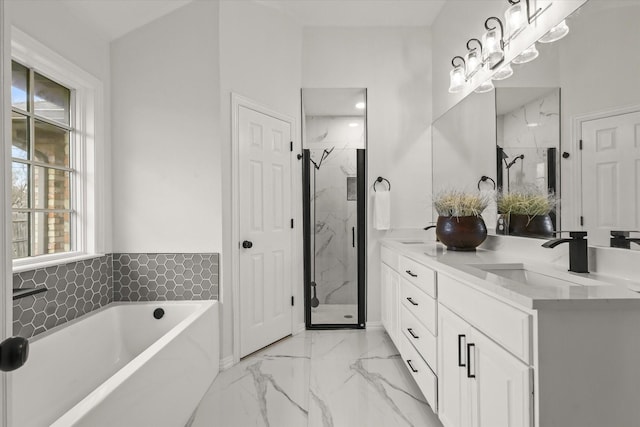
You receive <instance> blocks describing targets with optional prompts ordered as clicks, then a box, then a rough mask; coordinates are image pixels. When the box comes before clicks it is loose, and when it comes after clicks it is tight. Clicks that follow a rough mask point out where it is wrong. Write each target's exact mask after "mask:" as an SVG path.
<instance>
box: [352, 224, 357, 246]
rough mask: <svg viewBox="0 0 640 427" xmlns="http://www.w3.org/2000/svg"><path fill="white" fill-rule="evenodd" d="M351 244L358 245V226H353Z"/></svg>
mask: <svg viewBox="0 0 640 427" xmlns="http://www.w3.org/2000/svg"><path fill="white" fill-rule="evenodd" d="M351 246H352V247H354V248H355V247H356V228H355V227H351Z"/></svg>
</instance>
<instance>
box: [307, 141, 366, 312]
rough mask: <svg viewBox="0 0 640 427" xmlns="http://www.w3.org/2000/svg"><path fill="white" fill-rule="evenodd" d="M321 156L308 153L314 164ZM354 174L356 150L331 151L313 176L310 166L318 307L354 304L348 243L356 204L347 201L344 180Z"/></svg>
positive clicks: (353, 262)
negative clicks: (321, 305) (320, 305)
mask: <svg viewBox="0 0 640 427" xmlns="http://www.w3.org/2000/svg"><path fill="white" fill-rule="evenodd" d="M321 155H322V150H311V158H312V159H313V160H314V161H315V162H316V163H317V162H318V161H319V160H320V158H321ZM356 172H357V159H356V150H353V149H339V148H335V149H334V150H333V151H332V152H331V154H330V155H329V156H328V157H326V158H325V160H324V162H323V163H322V166H321V167H320V169H319V170H316V171H315V174H314V172H313V164H312V172H311V185H312V195H311V197H312V200H311V212H312V215H313V212H314V205H315V215H316V217H315V269H316V272H315V273H316V274H315V280H316V283H317V287H316V291H317V296H318V299H319V300H320V303H321V304H357V300H358V299H357V296H358V294H357V267H358V260H357V248H355V247H353V240H352V239H353V227H356V224H357V201H356V200H352V201H348V200H347V178H348V177H355V176H356ZM314 178H315V195H314V193H313V182H314ZM356 232H357V230H356ZM312 237H313V236H312Z"/></svg>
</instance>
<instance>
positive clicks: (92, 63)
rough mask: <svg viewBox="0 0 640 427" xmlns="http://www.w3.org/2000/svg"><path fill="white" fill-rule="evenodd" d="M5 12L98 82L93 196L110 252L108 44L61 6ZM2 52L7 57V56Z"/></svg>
mask: <svg viewBox="0 0 640 427" xmlns="http://www.w3.org/2000/svg"><path fill="white" fill-rule="evenodd" d="M4 5H5V12H6V13H7V19H8V21H9V22H10V24H11V25H12V26H14V27H16V28H18V29H20V30H22V31H23V32H25V33H26V34H27V35H29V36H31V37H32V38H34V39H36V40H37V41H39V42H40V43H42V44H44V45H45V46H47V47H48V48H49V49H51V50H53V51H54V52H56V53H58V54H59V55H61V56H63V57H64V58H65V59H67V60H69V61H70V62H72V63H74V64H75V65H77V66H78V67H80V68H82V69H83V70H85V71H86V72H88V73H90V74H92V75H93V76H95V77H96V78H98V79H99V80H101V81H102V83H103V85H104V87H103V89H104V127H103V129H102V131H103V133H104V135H103V141H104V146H103V147H102V149H103V156H102V157H104V158H100V159H97V163H96V176H97V179H99V180H101V181H102V184H103V191H102V192H101V193H102V194H98V195H96V197H97V198H98V201H97V204H98V206H99V210H98V211H97V212H96V215H97V221H98V227H100V228H101V229H102V232H101V234H102V235H103V236H104V238H103V240H102V241H98V242H97V248H98V250H99V251H104V252H110V251H111V248H112V239H111V230H112V224H111V212H110V208H109V207H110V206H111V167H110V157H111V154H110V153H111V142H110V141H111V138H110V130H111V126H110V99H111V98H110V67H109V41H108V40H106V39H105V38H103V37H102V36H100V35H99V34H98V33H97V32H96V31H94V29H93V28H91V27H89V26H86V25H85V24H84V23H82V22H79V21H77V20H75V19H74V18H72V17H71V15H70V14H69V13H68V11H67V10H66V9H65V7H64V6H62V5H60V4H58V3H56V2H51V1H47V0H33V1H7V2H4ZM3 52H6V54H7V55H10V52H7V51H5V50H3Z"/></svg>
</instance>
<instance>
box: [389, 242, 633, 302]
mask: <svg viewBox="0 0 640 427" xmlns="http://www.w3.org/2000/svg"><path fill="white" fill-rule="evenodd" d="M408 242H411V243H408ZM382 244H383V245H384V246H387V247H388V248H390V249H393V250H395V251H397V252H399V253H401V254H402V255H405V256H407V257H409V258H412V259H414V260H416V261H419V262H421V263H423V264H425V265H427V266H429V267H431V268H433V269H435V270H438V271H440V272H442V273H445V274H447V273H449V275H451V276H452V277H454V278H456V279H458V280H461V281H463V282H465V283H467V284H469V285H471V286H473V287H474V288H476V289H478V290H480V291H482V292H484V293H487V294H490V295H493V296H496V297H498V298H499V299H502V300H505V301H507V302H510V303H514V304H516V305H518V306H521V307H522V308H526V309H535V310H539V309H545V308H546V309H552V308H556V309H560V308H596V307H602V306H604V304H606V306H607V307H611V308H616V309H619V308H623V307H637V308H640V293H638V292H637V291H640V283H634V282H631V281H628V280H625V279H619V278H615V277H610V276H604V275H601V274H594V273H572V272H569V271H566V270H563V269H561V268H559V267H558V266H557V265H555V264H551V263H544V262H540V261H539V260H535V259H533V258H527V257H526V254H525V255H524V256H523V255H522V254H520V253H514V252H509V253H507V252H506V251H493V250H486V249H481V248H478V249H477V250H476V251H475V252H457V251H448V250H447V249H446V247H445V246H444V245H442V244H441V243H436V242H432V243H424V242H421V241H420V242H413V241H412V239H389V238H387V239H383V240H382ZM487 264H513V265H514V267H516V268H517V266H521V265H524V266H525V267H526V268H527V269H528V270H530V271H534V272H536V273H539V274H543V275H545V276H550V280H549V282H555V283H550V284H545V283H538V284H524V283H521V282H519V281H515V280H511V279H508V278H505V277H502V276H499V275H497V274H494V273H491V272H487V271H484V270H481V269H479V268H475V267H474V265H476V266H477V267H483V266H486V265H487ZM505 267H508V266H505ZM553 279H560V281H558V280H553Z"/></svg>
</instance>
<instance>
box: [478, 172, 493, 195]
mask: <svg viewBox="0 0 640 427" xmlns="http://www.w3.org/2000/svg"><path fill="white" fill-rule="evenodd" d="M486 181H491V182H492V183H493V189H494V190H495V189H496V182H495V181H494V180H493V179H491V178H489V177H488V176H486V175H482V176H481V177H480V180H479V181H478V191H480V183H481V182H486Z"/></svg>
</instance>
